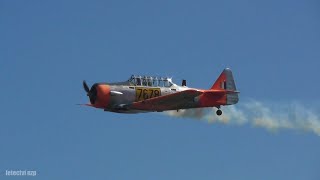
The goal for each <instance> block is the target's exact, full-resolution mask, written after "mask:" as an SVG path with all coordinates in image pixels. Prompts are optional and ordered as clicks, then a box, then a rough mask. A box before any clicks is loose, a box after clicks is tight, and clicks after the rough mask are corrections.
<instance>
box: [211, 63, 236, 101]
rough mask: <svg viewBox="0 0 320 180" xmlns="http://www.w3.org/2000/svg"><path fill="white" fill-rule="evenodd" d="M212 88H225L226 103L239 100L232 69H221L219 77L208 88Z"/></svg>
mask: <svg viewBox="0 0 320 180" xmlns="http://www.w3.org/2000/svg"><path fill="white" fill-rule="evenodd" d="M210 89H212V90H225V91H226V94H227V102H226V104H227V105H230V104H236V103H237V102H238V101H239V97H238V93H239V92H238V91H237V88H236V84H235V82H234V79H233V75H232V71H231V69H229V68H226V69H224V70H223V71H222V73H221V74H220V76H219V78H218V79H217V80H216V82H215V83H214V84H213V85H212V87H211V88H210Z"/></svg>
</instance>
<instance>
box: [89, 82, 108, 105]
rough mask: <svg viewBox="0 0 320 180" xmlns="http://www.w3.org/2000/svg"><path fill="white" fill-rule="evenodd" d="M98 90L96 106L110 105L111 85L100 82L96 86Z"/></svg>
mask: <svg viewBox="0 0 320 180" xmlns="http://www.w3.org/2000/svg"><path fill="white" fill-rule="evenodd" d="M95 88H96V92H97V98H96V101H95V102H94V104H93V106H94V107H96V108H103V109H105V108H106V107H107V106H108V105H109V101H110V86H109V85H107V84H98V85H96V86H95Z"/></svg>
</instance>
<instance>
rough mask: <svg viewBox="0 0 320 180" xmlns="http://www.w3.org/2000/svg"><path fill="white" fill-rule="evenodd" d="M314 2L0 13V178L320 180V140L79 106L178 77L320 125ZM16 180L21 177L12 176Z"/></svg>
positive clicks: (68, 6) (58, 6) (58, 4)
mask: <svg viewBox="0 0 320 180" xmlns="http://www.w3.org/2000/svg"><path fill="white" fill-rule="evenodd" d="M319 7H320V4H319V2H318V1H289V0H284V1H281V2H279V1H241V2H240V1H222V2H219V1H197V2H195V1H188V0H187V1H95V0H94V1H71V0H70V1H51V2H49V1H9V0H4V1H1V2H0V27H1V28H0V82H1V90H0V92H1V101H0V109H1V113H0V121H1V126H0V142H1V146H0V173H1V174H0V176H1V178H0V179H15V178H14V177H6V176H5V175H4V173H5V170H24V169H26V170H36V171H37V173H38V174H37V176H36V177H34V178H30V179H79V180H81V179H146V180H147V179H153V180H154V179H214V178H216V179H260V180H264V179H265V180H269V179H291V180H298V179H309V180H318V179H319V178H320V173H319V167H320V156H319V152H320V137H319V136H317V135H315V134H312V133H306V132H299V131H293V130H282V131H279V132H276V133H270V132H268V131H266V130H265V129H262V128H255V127H252V126H251V125H244V126H230V125H224V124H207V123H204V122H199V121H194V120H191V119H176V118H172V117H168V116H164V115H162V114H159V113H149V114H136V115H127V114H113V113H107V112H103V111H101V110H97V109H91V108H85V107H79V106H76V105H75V104H77V103H84V102H87V101H88V99H87V97H86V95H85V92H84V90H83V89H82V84H81V83H82V80H84V79H86V80H87V82H88V83H90V84H92V83H94V82H101V81H106V82H112V81H121V80H126V79H127V78H129V76H130V75H131V74H150V75H165V76H172V77H173V78H174V80H176V82H177V83H180V81H181V79H187V80H188V85H189V86H192V87H199V88H209V87H211V85H212V84H213V82H214V81H215V79H216V78H217V76H218V75H219V74H220V72H221V71H222V69H223V68H225V67H230V68H232V69H233V71H234V76H235V80H236V83H237V87H238V89H239V90H240V91H241V94H240V98H241V99H240V102H239V104H240V103H241V101H245V99H255V100H258V101H263V102H269V104H271V105H272V104H278V103H281V104H285V103H290V102H300V103H301V104H303V105H304V106H306V107H308V108H311V109H313V110H314V111H315V112H317V113H318V114H319V111H320V105H319V102H318V98H319V97H318V92H319V91H320V85H319V83H318V77H319V76H320V73H319V70H318V68H319V59H320V49H319V48H320V33H319V32H320V21H319V18H320V13H319ZM16 179H24V177H22V178H21V177H17V178H16Z"/></svg>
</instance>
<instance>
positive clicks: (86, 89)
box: [83, 81, 90, 93]
mask: <svg viewBox="0 0 320 180" xmlns="http://www.w3.org/2000/svg"><path fill="white" fill-rule="evenodd" d="M83 88H84V90H85V91H86V92H87V93H89V91H90V90H89V86H88V85H87V83H86V81H83Z"/></svg>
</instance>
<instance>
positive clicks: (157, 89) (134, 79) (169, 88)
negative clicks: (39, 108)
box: [83, 68, 240, 116]
mask: <svg viewBox="0 0 320 180" xmlns="http://www.w3.org/2000/svg"><path fill="white" fill-rule="evenodd" d="M83 88H84V90H85V91H86V92H87V96H88V97H89V99H90V104H89V103H88V104H84V105H86V106H91V107H95V108H99V109H103V110H104V111H109V112H116V113H142V112H162V111H169V110H176V111H179V110H180V109H189V108H205V107H216V108H217V111H216V114H217V115H218V116H220V115H222V111H221V109H220V108H221V106H226V105H233V104H236V103H238V101H239V97H238V94H239V93H240V92H239V91H237V89H236V85H235V82H234V78H233V75H232V71H231V69H229V68H226V69H224V70H223V71H222V73H221V74H220V76H219V77H218V79H217V80H216V81H215V83H214V84H213V85H212V86H211V88H210V89H196V88H189V87H187V82H186V80H182V85H181V86H179V85H177V84H175V83H173V82H172V79H171V78H164V77H151V76H136V75H132V76H131V77H130V79H129V80H127V81H124V82H116V83H95V84H94V85H92V87H91V88H90V89H89V87H88V85H87V83H86V81H83Z"/></svg>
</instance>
